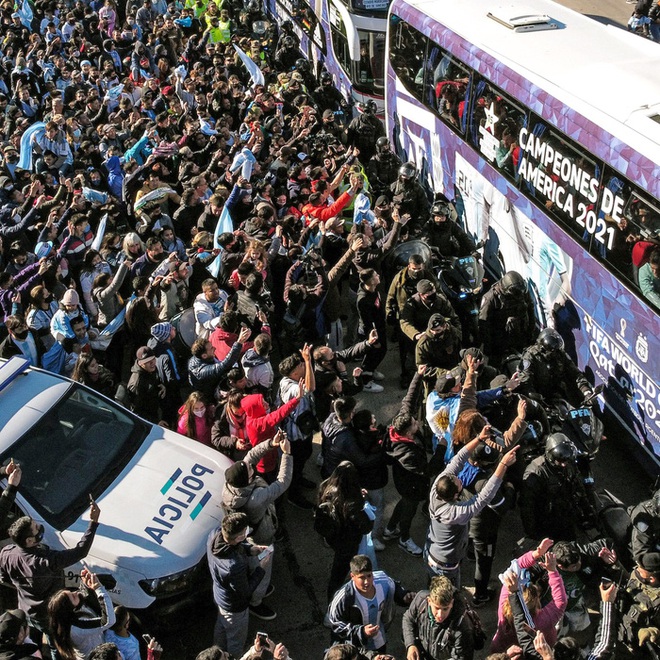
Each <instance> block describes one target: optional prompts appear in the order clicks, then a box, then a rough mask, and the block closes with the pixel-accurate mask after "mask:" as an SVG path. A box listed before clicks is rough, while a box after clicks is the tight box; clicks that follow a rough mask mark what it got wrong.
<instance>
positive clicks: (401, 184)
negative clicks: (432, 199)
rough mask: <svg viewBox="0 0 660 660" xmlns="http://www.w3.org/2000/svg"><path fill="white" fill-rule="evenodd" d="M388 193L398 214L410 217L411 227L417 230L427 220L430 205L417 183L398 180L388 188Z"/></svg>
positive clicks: (422, 189)
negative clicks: (396, 205)
mask: <svg viewBox="0 0 660 660" xmlns="http://www.w3.org/2000/svg"><path fill="white" fill-rule="evenodd" d="M390 191H391V193H392V198H393V201H394V202H395V204H398V206H399V213H400V214H401V215H404V214H406V213H408V214H409V215H410V217H411V222H410V224H411V225H413V226H414V227H417V228H418V227H420V226H422V225H423V224H424V223H425V222H426V221H427V220H428V219H429V212H430V209H431V205H430V204H429V200H428V197H427V196H426V193H425V192H424V188H422V186H421V184H420V183H419V181H415V180H412V179H411V180H401V178H399V179H397V180H396V181H395V182H394V183H393V184H392V185H391V186H390Z"/></svg>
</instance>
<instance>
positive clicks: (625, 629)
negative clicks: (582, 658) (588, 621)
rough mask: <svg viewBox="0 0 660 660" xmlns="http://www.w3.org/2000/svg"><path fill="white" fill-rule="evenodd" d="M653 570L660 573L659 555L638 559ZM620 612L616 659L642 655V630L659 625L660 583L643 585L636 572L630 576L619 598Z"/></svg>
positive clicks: (644, 566)
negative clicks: (658, 584) (640, 636)
mask: <svg viewBox="0 0 660 660" xmlns="http://www.w3.org/2000/svg"><path fill="white" fill-rule="evenodd" d="M638 563H639V565H640V566H642V568H644V569H646V570H648V571H649V572H652V573H656V574H658V573H660V554H658V553H656V552H651V553H647V554H646V555H643V556H642V558H641V559H640V561H639V562H638ZM618 604H619V611H620V614H621V618H620V623H619V631H618V639H619V645H618V646H617V658H619V657H622V658H629V657H633V658H639V657H640V656H643V655H644V652H643V651H642V650H641V649H640V644H639V632H640V630H642V629H644V628H660V586H652V585H649V584H644V583H643V582H642V581H641V580H640V579H639V577H638V576H637V574H636V572H633V574H632V575H631V576H630V580H629V581H628V584H627V585H626V588H625V591H623V593H622V594H621V595H620V597H619V599H618Z"/></svg>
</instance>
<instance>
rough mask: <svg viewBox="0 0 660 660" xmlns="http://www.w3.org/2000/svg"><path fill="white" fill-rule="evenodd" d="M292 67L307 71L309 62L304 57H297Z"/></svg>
mask: <svg viewBox="0 0 660 660" xmlns="http://www.w3.org/2000/svg"><path fill="white" fill-rule="evenodd" d="M294 68H295V69H296V71H309V62H308V61H307V60H306V59H305V58H304V57H299V58H298V59H297V60H296V65H295V67H294Z"/></svg>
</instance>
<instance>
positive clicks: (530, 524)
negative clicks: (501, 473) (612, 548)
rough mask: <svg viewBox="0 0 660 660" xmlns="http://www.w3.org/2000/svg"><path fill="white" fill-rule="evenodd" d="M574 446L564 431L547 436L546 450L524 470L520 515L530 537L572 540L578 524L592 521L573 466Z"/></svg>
mask: <svg viewBox="0 0 660 660" xmlns="http://www.w3.org/2000/svg"><path fill="white" fill-rule="evenodd" d="M576 459H577V449H576V448H575V445H574V444H573V442H572V441H571V440H570V439H569V438H568V437H567V436H566V435H564V434H563V433H553V434H551V435H549V436H548V438H547V440H546V445H545V453H544V455H543V456H539V457H538V458H536V459H534V460H533V461H532V462H531V463H530V464H529V465H528V466H527V469H526V470H525V475H524V476H523V486H522V492H521V495H520V517H521V518H522V523H523V527H524V529H525V534H526V535H527V536H529V537H530V538H533V539H541V538H544V537H548V538H551V539H553V540H555V541H574V540H576V537H577V530H578V526H579V525H581V524H582V523H583V522H586V521H591V520H593V518H594V516H595V514H594V512H593V507H592V506H591V504H590V503H589V501H588V500H587V495H586V492H585V490H584V485H583V483H582V479H581V477H580V474H579V473H578V471H577V467H576Z"/></svg>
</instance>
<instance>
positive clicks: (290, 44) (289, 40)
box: [282, 36, 296, 48]
mask: <svg viewBox="0 0 660 660" xmlns="http://www.w3.org/2000/svg"><path fill="white" fill-rule="evenodd" d="M282 46H283V47H284V48H295V47H296V40H295V39H294V38H293V37H289V36H286V37H284V39H282Z"/></svg>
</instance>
